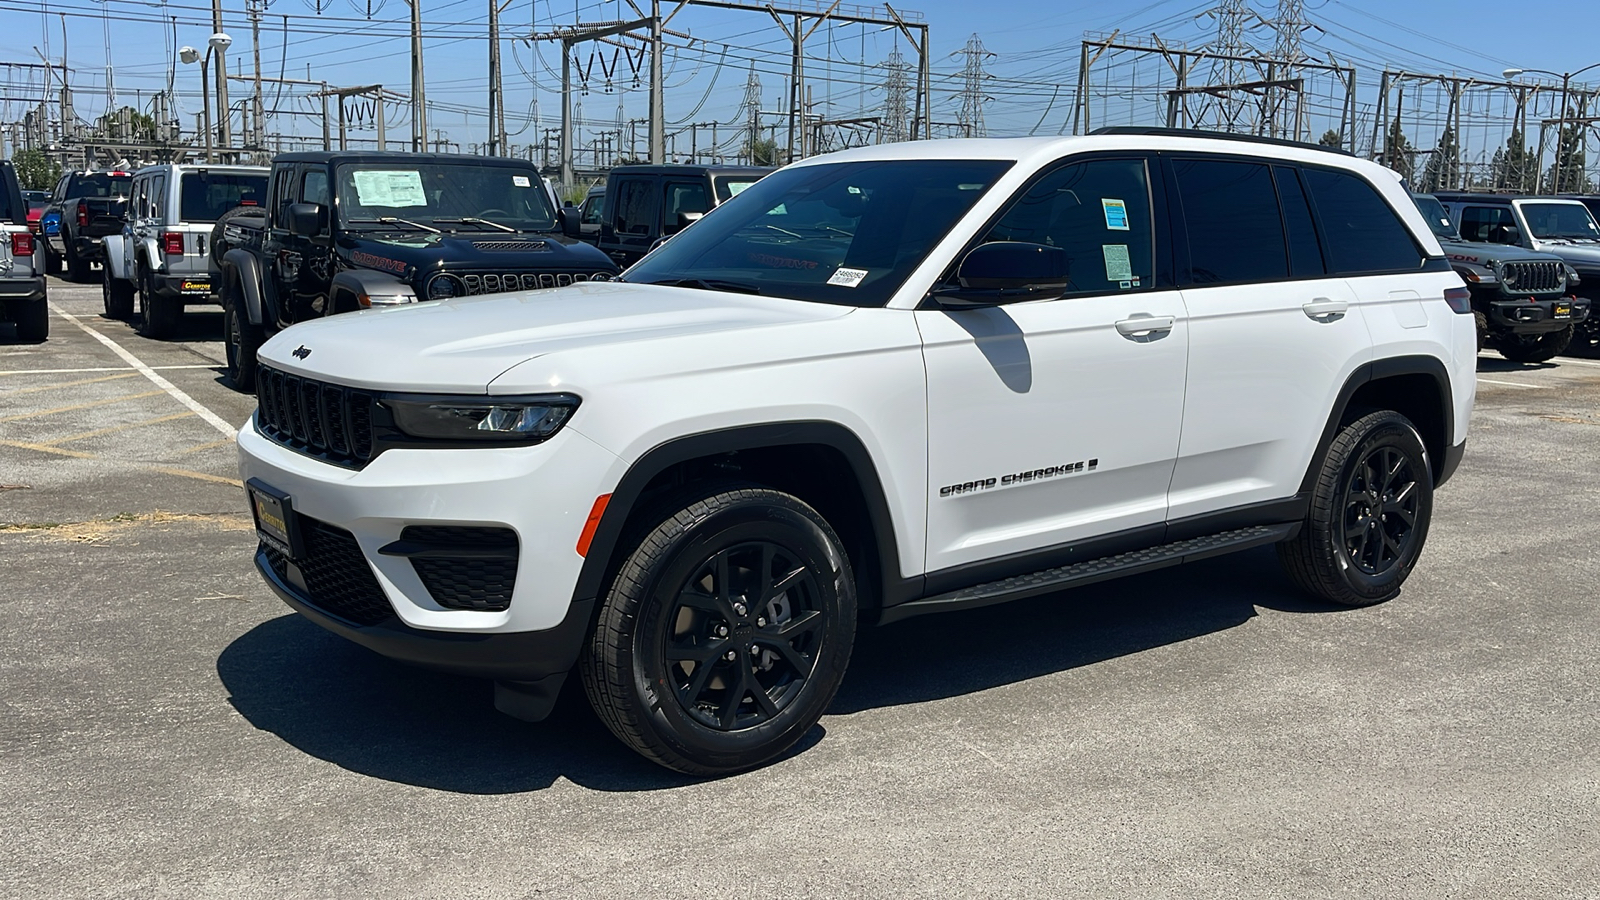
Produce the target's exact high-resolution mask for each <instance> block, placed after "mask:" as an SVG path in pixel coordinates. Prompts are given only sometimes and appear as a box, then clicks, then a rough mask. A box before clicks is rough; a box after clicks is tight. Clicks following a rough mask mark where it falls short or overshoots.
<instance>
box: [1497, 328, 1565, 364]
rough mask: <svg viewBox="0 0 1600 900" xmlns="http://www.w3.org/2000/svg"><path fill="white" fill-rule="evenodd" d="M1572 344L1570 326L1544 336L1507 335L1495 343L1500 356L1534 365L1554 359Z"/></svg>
mask: <svg viewBox="0 0 1600 900" xmlns="http://www.w3.org/2000/svg"><path fill="white" fill-rule="evenodd" d="M1570 343H1572V326H1571V325H1568V326H1567V327H1565V328H1563V329H1561V330H1560V331H1550V332H1546V333H1545V334H1508V335H1505V336H1504V337H1501V338H1500V339H1499V340H1498V341H1496V342H1495V349H1497V350H1499V351H1500V355H1501V356H1504V357H1505V358H1506V359H1509V360H1511V361H1512V362H1522V363H1535V362H1545V361H1546V360H1551V359H1554V358H1556V356H1557V355H1559V354H1560V353H1561V352H1562V351H1563V350H1566V349H1567V345H1568V344H1570Z"/></svg>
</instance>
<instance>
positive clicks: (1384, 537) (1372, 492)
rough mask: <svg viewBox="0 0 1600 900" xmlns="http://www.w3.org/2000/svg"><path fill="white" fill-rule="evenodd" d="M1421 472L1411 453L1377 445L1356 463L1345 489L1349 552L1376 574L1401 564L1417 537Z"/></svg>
mask: <svg viewBox="0 0 1600 900" xmlns="http://www.w3.org/2000/svg"><path fill="white" fill-rule="evenodd" d="M1420 480H1421V479H1420V478H1419V477H1418V473H1417V472H1416V470H1415V468H1414V467H1413V466H1412V463H1411V460H1410V459H1409V458H1408V457H1407V456H1406V454H1405V453H1403V452H1401V451H1400V450H1399V449H1397V448H1395V447H1392V446H1378V447H1374V448H1373V449H1372V450H1371V451H1370V452H1369V453H1368V454H1367V455H1366V457H1365V458H1363V459H1362V460H1361V461H1360V462H1358V463H1356V465H1355V466H1354V467H1353V470H1352V472H1351V477H1350V483H1349V484H1348V485H1347V486H1346V487H1345V492H1344V555H1345V557H1346V558H1348V559H1349V560H1350V563H1351V565H1354V566H1355V567H1356V568H1357V569H1359V570H1361V572H1362V573H1364V574H1366V575H1368V576H1372V577H1376V576H1380V575H1383V574H1384V573H1385V572H1388V571H1389V570H1390V569H1392V568H1394V567H1395V566H1396V565H1398V564H1399V562H1400V560H1402V559H1404V558H1405V557H1406V554H1407V552H1408V551H1409V550H1410V549H1411V543H1412V541H1414V540H1415V539H1416V536H1417V512H1418V504H1419V503H1420V500H1419V497H1420V494H1421V491H1420V489H1419V488H1418V487H1417V485H1418V483H1419V482H1420Z"/></svg>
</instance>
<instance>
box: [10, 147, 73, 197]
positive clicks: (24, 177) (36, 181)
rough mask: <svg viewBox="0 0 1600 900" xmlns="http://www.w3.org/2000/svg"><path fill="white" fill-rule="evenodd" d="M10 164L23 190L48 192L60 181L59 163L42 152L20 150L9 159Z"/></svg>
mask: <svg viewBox="0 0 1600 900" xmlns="http://www.w3.org/2000/svg"><path fill="white" fill-rule="evenodd" d="M11 164H12V165H13V166H15V167H16V169H17V180H18V181H20V182H22V189H23V190H27V191H48V190H50V189H51V188H53V187H55V186H56V182H57V181H60V180H61V163H58V162H56V161H55V160H53V159H51V158H50V157H49V156H48V155H47V154H46V153H45V152H44V151H43V150H22V151H20V152H18V153H16V154H14V155H13V156H12V157H11Z"/></svg>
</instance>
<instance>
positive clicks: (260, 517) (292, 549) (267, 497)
mask: <svg viewBox="0 0 1600 900" xmlns="http://www.w3.org/2000/svg"><path fill="white" fill-rule="evenodd" d="M246 487H247V488H248V490H249V491H250V511H251V512H252V513H253V514H254V515H255V519H256V535H257V536H258V537H260V538H261V540H262V541H263V542H264V543H266V544H267V545H268V546H269V547H272V548H273V549H275V550H277V551H278V552H279V553H282V554H283V555H284V556H287V557H288V558H290V559H296V558H298V557H299V553H297V552H296V551H297V549H298V548H297V547H296V546H295V544H296V541H295V527H294V505H293V504H292V503H291V502H290V500H289V495H288V494H285V493H284V492H282V491H280V490H277V489H276V488H273V487H271V486H270V485H267V484H265V483H264V482H262V481H260V480H259V479H255V478H252V479H250V483H249V484H248V485H246Z"/></svg>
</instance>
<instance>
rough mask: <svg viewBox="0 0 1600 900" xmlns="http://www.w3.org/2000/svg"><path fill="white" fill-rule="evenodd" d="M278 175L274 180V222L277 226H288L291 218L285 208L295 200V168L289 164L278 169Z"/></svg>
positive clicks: (276, 171) (275, 172)
mask: <svg viewBox="0 0 1600 900" xmlns="http://www.w3.org/2000/svg"><path fill="white" fill-rule="evenodd" d="M274 174H275V175H276V176H277V177H276V179H275V180H273V182H272V223H273V226H274V227H276V228H288V227H289V219H288V216H287V215H286V214H285V210H287V209H288V208H289V204H291V203H293V202H294V184H295V179H294V169H293V168H291V167H289V166H284V167H282V168H279V169H276V170H275V171H274Z"/></svg>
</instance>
